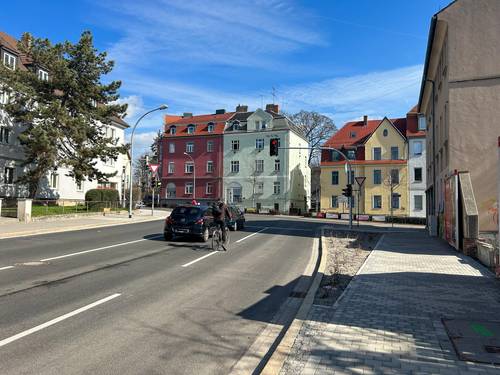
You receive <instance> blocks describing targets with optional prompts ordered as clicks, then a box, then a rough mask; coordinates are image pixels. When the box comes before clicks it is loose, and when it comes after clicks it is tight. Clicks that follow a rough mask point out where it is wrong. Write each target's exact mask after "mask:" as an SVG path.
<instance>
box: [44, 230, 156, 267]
mask: <svg viewBox="0 0 500 375" xmlns="http://www.w3.org/2000/svg"><path fill="white" fill-rule="evenodd" d="M160 237H163V235H161V234H159V235H157V236H153V237H149V238H141V239H140V240H134V241H128V242H122V243H117V244H114V245H109V246H103V247H98V248H97V249H90V250H84V251H79V252H77V253H71V254H65V255H59V256H57V257H52V258H45V259H40V262H47V261H49V260H56V259H62V258H67V257H72V256H75V255H81V254H87V253H93V252H94V251H101V250H106V249H111V248H113V247H118V246H124V245H130V244H133V243H137V242H142V241H148V240H153V239H155V238H160Z"/></svg>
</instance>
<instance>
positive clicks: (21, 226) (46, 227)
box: [0, 209, 170, 239]
mask: <svg viewBox="0 0 500 375" xmlns="http://www.w3.org/2000/svg"><path fill="white" fill-rule="evenodd" d="M168 215H170V211H166V210H155V215H154V216H152V215H151V209H141V210H136V211H135V212H134V214H133V216H132V218H131V219H129V218H128V214H127V213H121V214H107V215H106V216H103V215H93V216H81V217H78V216H76V217H64V218H63V217H59V218H58V217H50V218H47V219H46V220H40V221H34V222H31V223H28V224H25V223H20V222H18V221H17V219H10V218H1V220H0V239H4V238H13V237H24V236H33V235H37V234H47V233H57V232H67V231H72V230H82V229H91V228H100V227H109V226H114V225H123V224H136V223H143V222H147V221H153V220H162V219H164V218H165V217H167V216H168ZM158 228H160V229H161V225H159V226H158ZM160 229H159V230H160Z"/></svg>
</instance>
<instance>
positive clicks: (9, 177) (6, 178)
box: [3, 167, 14, 184]
mask: <svg viewBox="0 0 500 375" xmlns="http://www.w3.org/2000/svg"><path fill="white" fill-rule="evenodd" d="M3 183H4V184H13V183H14V168H12V167H5V170H4V175H3Z"/></svg>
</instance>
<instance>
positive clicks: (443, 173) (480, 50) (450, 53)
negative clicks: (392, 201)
mask: <svg viewBox="0 0 500 375" xmlns="http://www.w3.org/2000/svg"><path fill="white" fill-rule="evenodd" d="M499 14H500V2H499V1H497V0H457V1H454V2H452V3H451V4H450V5H448V6H447V7H446V8H443V9H442V10H440V11H439V12H438V13H437V14H435V15H434V16H433V17H432V20H431V26H430V32H429V40H428V45H427V53H426V59H425V65H424V74H423V77H422V85H421V90H420V97H419V104H418V106H419V112H420V113H422V115H423V118H424V119H425V121H426V124H427V129H428V134H427V145H426V146H427V171H426V172H427V201H428V213H427V214H428V218H429V220H428V222H429V230H430V232H431V234H433V235H439V236H441V237H443V238H446V239H448V240H449V241H450V242H453V243H454V244H455V246H456V247H460V248H462V247H463V241H464V240H467V239H472V240H473V239H474V238H477V236H478V233H484V234H488V233H489V234H493V233H495V232H497V231H498V224H497V223H498V199H497V196H498V189H499V187H498V184H497V181H498V179H499V176H498V173H499V172H498V168H497V162H498V161H497V158H498V156H497V153H498V151H497V139H498V137H499V136H500V127H499V125H498V118H499V117H500V106H499V104H498V103H500V65H499V61H500V48H498V35H500V23H499V22H498V19H499ZM454 191H458V193H459V195H458V199H455V194H454ZM457 212H458V213H459V214H456V213H457ZM460 213H461V214H460ZM460 223H463V224H460Z"/></svg>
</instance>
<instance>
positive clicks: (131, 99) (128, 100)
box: [117, 95, 144, 120]
mask: <svg viewBox="0 0 500 375" xmlns="http://www.w3.org/2000/svg"><path fill="white" fill-rule="evenodd" d="M117 102H118V103H119V104H127V120H129V119H131V118H134V117H135V116H136V115H137V114H138V113H141V112H143V111H144V103H143V101H142V97H140V96H138V95H130V96H126V97H123V98H119V99H118V100H117Z"/></svg>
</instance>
